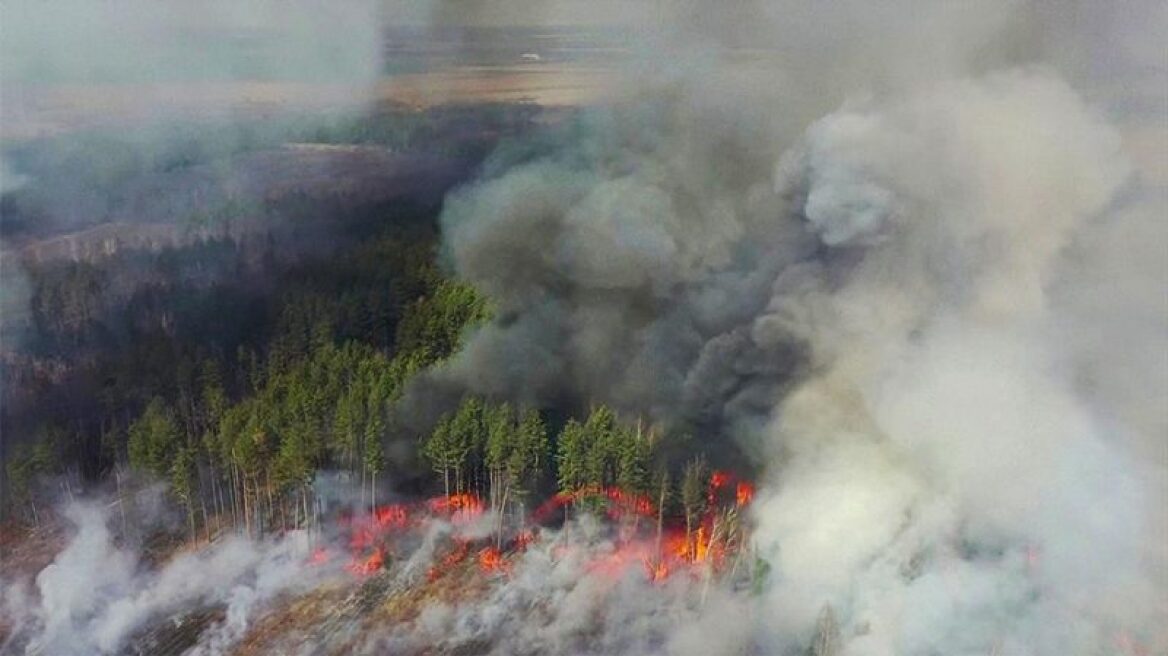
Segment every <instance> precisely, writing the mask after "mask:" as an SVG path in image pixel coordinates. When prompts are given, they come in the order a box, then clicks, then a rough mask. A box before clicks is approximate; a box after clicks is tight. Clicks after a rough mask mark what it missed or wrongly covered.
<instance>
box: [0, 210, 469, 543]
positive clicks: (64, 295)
mask: <svg viewBox="0 0 1168 656" xmlns="http://www.w3.org/2000/svg"><path fill="white" fill-rule="evenodd" d="M434 249H435V238H434V234H433V231H432V229H429V228H428V227H427V226H425V225H421V226H419V225H410V224H406V225H396V226H393V227H391V228H390V229H389V230H388V231H387V232H386V233H385V234H384V235H383V236H381V237H379V238H373V239H367V240H366V241H365V242H364V243H362V244H360V245H358V246H357V247H355V248H351V249H348V250H345V251H343V252H341V253H338V254H337V255H334V256H331V257H328V258H323V259H317V260H307V261H302V262H294V263H286V264H279V263H276V264H273V265H272V266H271V267H270V268H268V269H263V270H259V271H255V270H248V273H249V274H255V275H256V276H258V277H259V278H260V279H259V280H256V281H252V280H250V279H248V278H249V276H243V279H241V280H239V281H238V282H237V283H235V284H233V285H218V284H216V285H211V286H205V285H203V284H201V283H199V282H198V281H195V282H191V281H189V280H187V279H186V278H184V277H183V276H182V275H177V276H168V275H167V274H166V271H164V270H159V269H153V270H149V269H147V270H146V272H145V273H143V280H144V282H142V284H141V286H140V289H139V290H138V291H137V292H135V293H134V294H132V295H130V296H128V297H122V298H118V297H116V296H110V295H109V290H108V289H105V288H104V287H103V286H102V285H101V284H100V281H101V280H103V279H108V278H110V277H116V276H118V275H123V274H124V272H123V271H122V270H121V269H120V268H119V267H125V266H128V265H132V266H133V267H134V268H135V269H139V270H140V269H142V268H143V266H144V265H143V264H142V263H141V262H140V259H141V254H133V255H132V256H131V255H127V257H126V258H122V259H113V260H111V261H109V262H106V263H104V264H103V265H100V266H94V265H88V264H64V265H61V267H59V268H44V269H32V270H31V271H32V278H31V280H30V286H31V288H32V292H33V302H32V305H33V307H34V308H43V310H38V311H37V312H36V315H35V317H34V318H35V321H34V322H33V325H32V326H30V327H29V331H28V333H29V334H28V335H27V336H26V338H25V340H24V343H23V344H22V346H24V347H25V350H24V353H26V354H27V355H23V356H20V357H22V358H23V360H16V361H15V363H13V362H11V361H9V362H5V363H4V367H5V369H4V374H5V382H6V385H5V388H4V390H3V393H4V394H5V403H4V407H3V415H4V417H3V418H4V429H5V432H6V442H7V444H6V445H5V454H4V456H5V463H4V464H5V468H4V469H5V471H4V473H5V481H4V483H5V484H4V489H3V491H4V493H5V494H4V501H5V503H4V504H3V507H4V510H5V511H6V513H7V514H8V515H9V516H11V517H15V518H18V519H23V520H29V521H35V519H36V510H35V509H34V508H35V503H36V498H35V496H36V493H37V492H38V491H39V486H38V481H40V480H43V479H48V478H50V477H53V478H57V479H58V480H60V479H61V478H62V477H63V478H64V479H66V480H68V481H70V483H71V484H89V483H93V482H97V481H100V480H103V479H108V478H111V477H112V476H113V475H114V473H115V470H116V469H117V468H118V467H119V466H124V465H125V464H126V463H131V461H132V464H134V465H135V466H136V467H137V468H139V469H143V470H146V471H149V472H151V473H152V474H155V475H163V476H166V477H168V478H171V479H172V483H173V488H174V490H175V491H176V493H177V494H179V495H180V496H185V497H187V498H188V499H189V501H190V502H191V504H190V505H191V506H195V507H197V508H198V511H199V514H200V516H202V515H204V514H205V515H208V516H210V515H214V514H216V511H218V510H219V509H220V508H222V509H230V508H232V506H233V505H234V507H235V508H237V509H238V510H237V511H236V513H235V516H234V517H237V518H238V519H239V521H241V522H250V521H251V520H252V519H254V518H256V517H258V516H259V515H258V514H256V513H253V512H252V510H253V507H258V505H259V504H258V502H256V500H255V494H256V490H257V489H258V488H257V486H256V483H255V482H256V480H262V481H263V482H264V484H266V483H267V481H268V479H269V478H270V479H271V480H272V481H273V484H275V482H277V481H279V482H285V481H287V480H289V479H291V478H292V477H294V476H295V475H297V473H298V470H299V471H303V468H304V466H305V465H304V464H303V463H311V464H312V465H313V466H332V465H333V464H334V463H336V462H338V460H337V459H336V457H335V455H336V454H337V453H338V451H339V450H338V449H335V448H332V446H331V444H332V442H335V441H336V440H334V438H333V436H331V435H319V434H317V432H316V431H319V430H320V429H321V428H322V427H324V428H326V429H329V430H331V429H332V426H333V425H334V424H337V425H338V426H341V427H343V426H345V425H346V422H347V423H348V424H349V425H354V426H355V428H352V429H345V430H348V437H346V438H345V439H347V440H349V441H350V442H352V440H353V437H352V435H354V434H357V433H360V434H370V433H373V432H376V431H375V429H374V428H369V427H368V425H369V424H376V422H377V417H378V415H379V414H382V413H383V406H385V405H386V404H387V403H388V400H389V398H390V397H391V396H392V395H393V394H395V393H396V391H395V390H397V389H398V388H399V387H400V383H401V381H402V380H403V379H404V378H405V377H406V376H407V375H408V373H409V372H412V371H415V370H417V369H419V368H421V367H424V366H426V365H428V364H430V363H432V362H435V361H437V360H438V359H441V358H443V357H445V356H447V355H448V354H449V353H450V352H451V351H452V349H453V348H454V347H455V345H456V344H457V342H458V335H459V334H460V332H461V331H462V329H463V328H464V327H465V326H466V325H468V324H469V323H471V322H473V321H476V320H478V319H479V318H481V317H482V316H484V313H485V312H486V307H485V304H484V303H483V301H482V299H481V298H479V297H478V295H477V294H475V293H474V291H473V290H471V289H470V288H469V287H466V286H464V285H460V284H458V283H455V282H452V281H449V280H446V279H445V278H444V277H443V276H442V275H441V274H440V273H439V272H438V270H437V268H436V266H435V264H434ZM221 250H222V249H219V250H217V251H216V252H220V251H221ZM155 259H156V261H157V264H158V266H160V267H161V266H164V265H166V263H168V262H170V261H173V260H174V259H175V258H174V257H172V256H169V255H168V254H167V253H166V252H165V251H164V252H163V253H159V254H156V255H155ZM217 264H218V265H221V266H224V267H228V268H230V267H231V266H232V263H231V261H230V258H226V259H225V261H224V262H218V263H217ZM209 265H210V263H209ZM70 269H77V270H78V271H82V270H83V271H88V272H92V273H86V274H85V275H82V276H77V275H60V274H59V273H57V272H58V271H61V270H70ZM95 280H96V281H99V282H98V283H96V284H95V283H94V282H93V281H95ZM74 284H77V285H81V286H82V288H83V291H84V292H85V293H77V292H73V291H71V290H70V289H69V287H70V286H71V285H74ZM91 288H95V289H92V290H91ZM54 299H59V300H54ZM70 299H79V300H78V304H80V305H84V306H85V307H96V308H97V309H96V310H93V311H88V310H87V311H85V312H82V311H81V310H80V309H79V310H72V309H66V308H65V307H63V305H62V304H65V305H67V304H68V303H70V302H72V301H71V300H70ZM61 314H65V315H67V316H71V317H72V316H84V317H85V319H84V320H78V321H75V322H70V323H69V324H67V325H66V324H63V323H62V322H60V321H53V318H54V317H58V316H60V315H61ZM359 397H360V398H361V403H363V404H364V405H365V406H366V407H371V406H378V412H372V411H368V410H365V411H363V412H356V410H355V407H356V405H357V401H356V399H357V398H359ZM338 408H343V411H341V410H339V409H338ZM241 417H243V418H246V421H244V419H241ZM224 422H235V424H234V426H235V427H236V428H238V427H240V426H243V427H246V428H247V429H248V430H251V429H253V428H255V427H260V428H262V430H263V434H264V435H265V436H267V437H265V438H264V439H262V440H260V443H261V446H262V447H263V448H260V449H258V452H257V454H251V452H250V451H248V449H247V448H244V446H243V445H242V444H231V445H227V446H224V439H223V436H224V435H226V434H232V431H234V430H235V428H232V426H226V425H224ZM256 430H259V429H256ZM337 430H338V431H340V430H341V428H338V429H337ZM255 434H256V432H255V431H253V433H252V435H253V436H254V435H255ZM14 436H15V438H16V439H14ZM286 436H292V437H291V439H289V440H287V444H288V445H287V446H283V445H284V442H285V440H283V438H284V437H286ZM299 436H308V437H309V438H310V439H307V440H301V439H300V437H299ZM212 437H214V438H215V439H214V440H212V439H211V438H212ZM338 439H339V438H338ZM213 442H215V443H216V444H213ZM376 442H377V441H376V440H374V443H376ZM298 443H302V445H301V446H297V447H296V448H293V446H292V445H294V444H298ZM321 444H324V445H326V446H328V447H329V448H318V447H319V445H321ZM364 444H365V442H364V441H360V442H359V444H358V445H356V446H352V445H350V446H349V447H348V451H347V455H346V456H345V459H344V465H345V466H346V467H349V468H354V469H356V470H357V471H358V472H360V469H359V468H358V467H356V465H355V463H357V462H358V456H357V455H355V454H359V453H360V454H362V455H363V451H362V450H364V448H365V447H364ZM150 445H153V446H150ZM131 446H133V448H131ZM279 446H283V448H282V453H283V455H282V458H281V459H280V465H279V467H278V468H277V467H276V466H275V464H274V463H275V462H276V460H275V456H277V455H279V454H281V450H280V449H278V448H277V447H279ZM233 447H234V451H235V454H236V456H235V457H236V458H237V459H239V458H245V456H246V457H251V456H252V455H256V458H253V460H252V461H249V462H246V463H244V462H242V461H241V462H235V463H234V464H235V466H236V469H234V470H233V469H232V467H231V465H232V464H233V463H232V461H231V460H230V456H231V452H232V449H233ZM359 449H360V450H359ZM151 453H153V454H155V455H154V456H150V455H148V454H151ZM158 454H165V455H166V456H167V457H168V458H169V460H166V461H165V462H163V461H162V460H160V458H161V457H162V456H160V455H158ZM257 459H258V460H263V461H264V463H265V464H264V465H263V467H258V466H257V465H256V461H257ZM269 460H270V461H271V463H268V461H269ZM119 463H121V465H119ZM245 464H246V465H247V466H246V467H245V466H244V465H245ZM232 475H235V476H236V480H235V482H234V483H229V479H230V478H231V476H232ZM367 475H368V472H367ZM188 480H192V481H193V483H192V484H190V485H191V486H192V488H193V490H194V492H193V493H192V494H189V495H187V494H185V493H183V490H184V489H185V488H186V487H188V483H187V481H188ZM245 488H246V490H245ZM44 492H47V493H48V494H45V495H43V496H46V497H47V496H49V494H52V493H53V492H55V490H45V491H44ZM264 496H265V497H266V490H265V491H264ZM272 500H275V496H274V495H273V499H272ZM42 501H43V500H42ZM262 501H265V503H266V505H268V506H271V505H272V504H270V503H267V501H268V500H267V499H266V498H265V499H262ZM245 502H246V508H244V505H245ZM204 503H207V504H209V506H210V508H208V510H207V512H204V511H203V509H202V505H203V504H204ZM273 507H274V506H273ZM229 515H230V513H229ZM234 517H233V518H234Z"/></svg>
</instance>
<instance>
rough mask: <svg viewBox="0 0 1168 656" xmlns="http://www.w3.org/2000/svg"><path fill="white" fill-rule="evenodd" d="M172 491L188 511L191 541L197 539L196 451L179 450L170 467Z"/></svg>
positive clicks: (192, 449) (192, 448)
mask: <svg viewBox="0 0 1168 656" xmlns="http://www.w3.org/2000/svg"><path fill="white" fill-rule="evenodd" d="M170 490H171V492H172V493H173V494H174V496H175V497H176V498H178V500H179V502H180V503H182V505H183V507H184V508H186V511H187V521H188V523H189V525H190V531H191V540H192V541H193V540H194V539H195V449H194V447H193V446H185V447H182V448H180V449H179V450H178V453H177V454H175V457H174V460H173V461H172V462H171V465H170Z"/></svg>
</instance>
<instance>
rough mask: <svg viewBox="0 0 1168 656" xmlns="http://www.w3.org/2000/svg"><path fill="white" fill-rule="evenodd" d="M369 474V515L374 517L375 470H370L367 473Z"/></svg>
mask: <svg viewBox="0 0 1168 656" xmlns="http://www.w3.org/2000/svg"><path fill="white" fill-rule="evenodd" d="M369 474H370V476H371V477H372V478H371V480H370V481H369V514H370V515H376V514H377V470H376V469H374V470H371V471H370V472H369Z"/></svg>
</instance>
